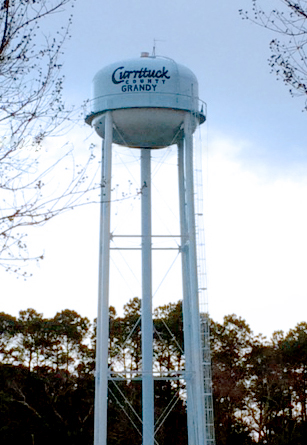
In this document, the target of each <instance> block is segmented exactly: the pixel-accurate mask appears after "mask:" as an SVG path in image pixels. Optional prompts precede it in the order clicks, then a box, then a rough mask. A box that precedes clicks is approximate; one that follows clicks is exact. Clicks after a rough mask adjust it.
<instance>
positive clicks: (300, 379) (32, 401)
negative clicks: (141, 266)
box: [0, 298, 307, 445]
mask: <svg viewBox="0 0 307 445" xmlns="http://www.w3.org/2000/svg"><path fill="white" fill-rule="evenodd" d="M140 310H141V305H140V300H139V299H138V298H134V299H132V300H130V301H129V302H128V303H127V304H126V305H125V307H124V310H123V315H122V316H118V315H117V313H116V310H115V309H114V308H113V307H110V309H109V315H110V318H109V320H110V325H109V326H110V343H109V347H110V354H109V365H110V370H111V371H119V370H120V371H121V372H122V375H123V377H124V378H125V379H126V380H111V381H110V382H109V398H108V404H109V406H108V443H109V445H128V443H129V444H130V443H134V444H140V443H141V436H140V431H141V421H140V417H141V391H142V389H141V381H140V380H137V379H135V378H137V377H138V375H139V374H140V372H141V359H142V357H141V352H140V344H141V337H140ZM95 335H96V331H95V323H93V324H91V323H90V322H89V320H88V319H87V318H85V317H81V316H80V315H79V314H77V313H76V312H75V311H71V310H64V311H61V312H59V313H57V314H56V315H55V316H54V317H53V318H44V317H43V315H42V314H39V313H37V312H36V311H35V310H34V309H27V310H25V311H21V312H20V314H19V317H18V318H14V317H12V316H10V315H8V314H5V313H1V314H0V347H1V350H0V354H1V364H0V443H12V444H15V443H16V444H17V443H21V442H22V443H25V444H29V445H32V444H33V443H34V444H35V445H49V444H50V445H51V444H54V443H55V442H56V443H58V444H59V445H61V444H62V443H63V445H64V444H65V445H78V444H80V445H81V444H82V445H87V444H88V445H89V444H92V442H93V407H94V368H95V349H94V348H95ZM211 345H212V348H211V349H212V362H213V390H214V409H215V429H216V440H217V445H232V444H233V445H252V444H254V443H258V444H263V445H264V444H266V445H288V444H295V445H303V444H305V443H306V435H307V420H306V405H307V400H306V385H307V323H299V324H298V325H297V326H296V327H295V328H294V329H292V330H290V331H289V332H288V333H287V334H284V333H283V332H282V331H277V332H275V333H274V334H273V336H272V338H271V340H270V341H268V340H266V338H264V337H262V336H261V335H260V336H255V335H254V334H253V332H252V331H251V329H250V327H249V325H248V324H247V323H246V321H245V320H243V319H241V318H240V317H237V316H236V315H229V316H227V317H225V318H224V321H223V323H216V322H213V321H211ZM184 362H185V357H184V354H183V323H182V306H181V302H178V303H174V304H168V305H165V306H161V307H159V308H157V309H156V310H155V312H154V372H155V373H156V374H157V375H159V376H163V375H165V374H166V371H167V370H168V371H173V373H174V375H177V374H176V373H177V372H180V371H183V370H184V366H185V365H184ZM178 396H179V397H178ZM172 401H174V404H173V408H172V410H171V411H170V413H169V416H168V417H167V418H166V420H165V421H164V422H161V415H162V413H163V412H164V411H165V409H166V407H167V406H168V405H169V404H170V402H172ZM185 401H186V399H185V384H184V382H183V381H182V380H181V379H180V378H178V380H177V379H175V380H172V381H169V380H156V381H155V419H156V423H157V425H156V426H157V434H156V439H157V442H158V443H168V444H169V445H184V444H187V426H186V404H185ZM131 421H132V422H131Z"/></svg>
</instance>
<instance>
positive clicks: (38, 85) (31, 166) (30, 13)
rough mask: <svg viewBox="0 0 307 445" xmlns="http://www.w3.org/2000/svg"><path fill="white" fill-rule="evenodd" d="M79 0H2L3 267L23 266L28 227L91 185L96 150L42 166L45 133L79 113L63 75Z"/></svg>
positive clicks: (74, 200)
mask: <svg viewBox="0 0 307 445" xmlns="http://www.w3.org/2000/svg"><path fill="white" fill-rule="evenodd" d="M74 1H75V0H0V190H1V206H0V208H1V210H0V265H1V266H3V267H5V269H6V270H12V271H18V270H20V267H18V266H17V267H16V263H18V262H19V263H20V264H21V263H22V262H24V261H25V260H28V259H29V258H30V255H29V253H28V249H27V243H26V242H25V236H26V235H25V227H29V226H36V225H41V224H44V223H45V222H46V221H48V220H49V219H50V218H52V217H54V216H55V215H57V214H59V213H60V212H62V211H63V210H67V209H69V208H72V207H73V206H75V205H76V204H77V202H79V199H80V196H83V194H84V192H85V191H86V190H87V189H88V188H89V187H91V186H89V183H88V182H87V169H88V165H89V163H90V161H91V160H92V155H91V154H90V155H89V159H88V161H87V162H86V163H85V165H83V166H76V165H74V160H73V158H72V157H71V153H70V154H68V153H66V154H64V155H61V156H62V157H61V159H58V160H56V161H55V162H54V161H53V162H52V163H48V165H45V166H44V167H42V165H41V164H42V163H41V161H42V147H43V143H44V141H45V140H46V138H47V137H50V136H52V135H53V136H54V135H58V134H60V133H59V132H60V129H63V125H64V126H65V125H67V124H68V123H70V124H71V123H72V120H73V118H74V116H73V115H72V112H71V110H68V109H66V108H65V104H64V101H63V81H64V78H63V76H61V75H60V73H61V63H60V58H61V55H62V53H63V46H64V43H65V41H66V40H67V39H68V38H69V29H70V24H71V20H72V16H71V15H69V13H68V11H67V8H68V6H71V7H73V6H74ZM55 18H56V22H55V23H56V26H58V29H56V28H55V26H54V20H55ZM41 29H43V32H41ZM68 159H71V161H72V162H70V164H69V167H68V164H67V162H66V160H68ZM60 165H63V167H64V168H65V169H66V178H69V179H67V180H66V183H65V184H63V187H62V189H61V190H59V191H58V192H57V193H55V192H54V188H53V187H50V186H48V182H51V181H52V180H53V179H54V177H55V176H56V175H57V174H59V172H58V171H57V169H58V168H59V166H60ZM67 167H68V168H69V169H70V170H71V173H69V172H68V171H67ZM67 173H68V174H67ZM40 258H42V256H41V254H40V255H36V259H40Z"/></svg>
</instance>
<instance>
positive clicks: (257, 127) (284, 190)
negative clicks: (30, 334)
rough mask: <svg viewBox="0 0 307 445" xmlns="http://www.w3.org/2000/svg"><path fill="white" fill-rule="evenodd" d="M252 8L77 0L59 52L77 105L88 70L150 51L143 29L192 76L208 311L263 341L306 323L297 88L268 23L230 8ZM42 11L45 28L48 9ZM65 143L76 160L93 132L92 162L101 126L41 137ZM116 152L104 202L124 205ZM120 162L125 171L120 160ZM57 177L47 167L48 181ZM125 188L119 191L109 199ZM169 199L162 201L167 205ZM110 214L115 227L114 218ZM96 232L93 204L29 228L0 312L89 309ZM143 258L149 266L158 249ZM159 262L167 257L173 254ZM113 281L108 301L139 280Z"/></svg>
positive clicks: (306, 241) (133, 291)
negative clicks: (278, 74) (39, 256)
mask: <svg viewBox="0 0 307 445" xmlns="http://www.w3.org/2000/svg"><path fill="white" fill-rule="evenodd" d="M277 3H278V2H277ZM250 7H251V1H250V0H233V1H231V2H229V1H228V0H219V1H215V2H208V1H204V0H202V1H201V0H190V1H189V2H186V1H183V0H176V1H174V0H166V1H165V0H163V1H162V0H156V1H155V2H151V1H149V0H142V1H140V0H132V1H130V2H127V1H124V0H118V1H116V2H114V1H110V0H104V1H101V0H95V1H94V0H87V1H86V2H85V1H83V2H82V1H81V0H78V1H77V2H76V4H75V7H74V20H73V25H72V29H71V35H72V37H71V39H70V40H69V41H68V42H67V43H66V47H65V56H64V58H63V73H64V74H65V76H66V80H65V84H64V94H65V99H66V101H67V103H69V104H74V105H75V106H76V107H77V108H78V107H81V104H82V102H83V101H84V100H86V99H88V98H89V97H90V94H91V81H92V78H93V77H94V75H95V74H96V72H97V71H98V70H99V69H101V68H103V67H105V66H106V65H108V64H110V63H113V62H116V61H119V60H125V59H130V58H134V57H138V56H139V55H140V53H141V51H148V52H151V51H152V48H153V42H154V39H155V40H156V53H157V54H158V55H163V56H167V57H171V58H172V59H174V60H175V61H177V62H178V63H181V64H183V65H186V66H187V67H189V68H190V69H191V70H192V71H193V72H194V73H195V75H196V77H197V78H198V82H199V96H200V99H202V100H203V101H205V102H206V103H207V107H208V113H207V122H206V124H204V128H203V130H202V151H203V158H204V166H203V182H204V198H205V199H204V202H205V206H204V207H205V208H204V226H205V238H206V264H207V275H208V300H209V312H210V316H211V317H212V318H213V319H214V320H216V321H219V322H222V320H223V317H224V316H225V315H228V314H232V313H234V314H236V315H237V316H240V317H242V318H244V319H245V320H246V321H247V323H248V324H249V325H250V326H251V328H252V330H253V331H254V333H255V334H258V333H262V334H264V335H266V336H267V337H268V338H269V337H270V336H271V334H272V333H273V332H274V331H276V330H284V331H285V332H287V331H288V330H289V329H292V328H294V327H295V325H296V324H297V323H299V322H302V321H307V320H306V318H307V298H306V297H307V281H306V270H307V234H306V227H307V206H306V197H307V154H306V142H307V132H306V119H307V115H306V112H305V113H304V112H302V109H303V106H304V102H303V100H302V98H292V97H291V96H290V95H289V93H288V91H287V89H286V87H285V86H284V85H283V83H282V81H277V80H276V78H275V76H274V75H273V74H271V73H270V68H269V66H268V63H267V59H268V58H269V56H270V51H269V41H270V40H271V39H272V34H271V33H270V32H269V31H267V30H265V29H263V28H261V27H259V26H256V25H255V24H252V23H250V22H248V21H246V20H242V19H241V17H240V15H239V13H238V10H239V9H241V8H243V9H247V8H250ZM52 20H54V23H55V25H56V24H57V22H58V20H59V19H58V16H56V15H55V16H54V18H52ZM63 142H64V143H66V142H67V144H68V145H69V146H71V147H73V148H74V152H75V156H76V159H77V160H78V159H79V160H80V161H83V160H84V159H85V156H86V153H88V147H89V144H90V143H91V142H92V143H94V144H95V145H96V147H95V154H96V156H97V159H98V158H99V156H100V144H101V141H100V139H99V137H98V136H97V135H95V134H94V132H93V131H92V130H91V129H90V128H87V127H86V126H85V124H83V123H82V122H80V124H78V125H77V126H75V127H74V128H73V129H72V130H70V132H69V133H68V134H66V135H65V136H64V139H61V140H56V139H53V140H52V141H51V142H50V141H49V142H48V144H49V145H48V147H47V148H48V151H47V155H46V156H50V157H51V158H52V156H53V157H54V158H56V156H57V155H58V152H59V149H57V147H61V146H62V145H63ZM53 148H54V152H53ZM115 152H116V157H115V161H114V172H116V171H117V174H118V179H117V177H116V178H115V179H114V181H115V183H117V181H118V184H119V186H118V189H117V191H115V203H114V209H115V210H114V212H115V213H118V214H120V213H121V212H123V214H125V212H129V211H131V212H134V213H135V214H136V212H138V211H139V210H138V209H139V197H135V196H134V195H135V190H136V188H137V175H138V173H137V170H134V169H135V166H134V164H133V162H135V158H136V156H137V155H136V154H135V153H134V154H133V155H131V154H129V153H126V152H125V153H124V152H121V151H118V149H116V150H115ZM129 156H130V157H129ZM155 156H156V157H157V159H155V160H154V166H156V168H157V169H158V170H159V172H160V173H161V174H160V176H159V174H157V178H156V179H157V182H158V183H159V187H161V190H162V192H161V190H160V192H159V193H160V196H161V193H162V194H163V195H164V192H165V190H166V189H167V190H169V192H170V193H171V192H172V191H173V189H174V188H173V185H174V183H175V181H176V178H175V177H174V176H172V175H173V173H171V171H173V170H172V169H173V168H174V165H175V157H174V153H171V152H170V153H169V155H168V157H166V160H165V165H164V164H163V165H162V163H163V162H162V160H163V159H164V158H163V156H164V155H163V154H161V152H160V153H159V154H155ZM128 164H129V172H128V171H127V169H126V168H124V167H123V166H124V165H128ZM130 164H131V166H130ZM124 172H126V173H124ZM127 172H128V173H127ZM162 172H164V174H162ZM131 173H132V176H133V177H134V179H133V180H132V182H131V183H130V182H129V181H131ZM114 177H115V173H114ZM166 178H167V180H166ZM135 179H136V180H135ZM60 182H61V177H58V176H56V177H55V178H54V187H55V188H57V187H58V184H59V183H60ZM170 183H171V184H172V186H170ZM127 189H128V190H130V194H131V199H126V200H124V202H120V200H116V199H117V198H118V196H120V194H121V193H122V191H126V190H127ZM116 193H117V194H118V196H116ZM157 193H158V192H157ZM170 196H171V195H170ZM157 199H158V198H157ZM169 199H170V201H169V202H172V198H171V197H170V198H169ZM174 205H175V203H174ZM167 208H168V210H169V211H170V213H169V217H168V224H169V225H170V226H172V227H173V230H175V229H174V228H175V227H176V223H175V222H173V219H172V216H171V213H172V210H171V205H170V204H168V207H167ZM168 210H167V211H164V210H163V212H164V213H165V215H167V214H168V213H167V212H168ZM121 218H122V219H121V220H120V224H122V222H123V221H125V219H124V218H125V217H121ZM117 223H118V221H116V220H115V219H114V224H117ZM173 224H174V225H173ZM98 235H99V208H98V206H97V205H92V206H82V207H79V208H77V209H76V210H74V211H72V212H68V213H65V214H63V215H61V216H59V217H57V218H56V219H54V220H52V221H50V222H49V223H48V224H46V225H45V226H43V227H41V228H36V229H35V231H34V230H32V231H31V232H30V233H29V242H31V244H30V245H31V249H32V251H33V252H39V251H41V250H43V251H44V256H45V258H44V260H43V261H42V262H41V263H40V264H39V265H32V266H30V271H31V272H32V273H33V277H32V278H29V279H28V280H27V281H23V280H22V279H20V278H17V277H16V276H14V275H9V274H7V273H5V272H4V271H0V280H1V284H2V292H1V295H2V298H1V309H0V311H4V312H7V313H10V314H12V315H15V316H17V315H18V311H19V310H22V309H26V308H28V307H33V308H34V309H36V310H37V311H38V312H41V313H43V314H44V315H45V316H47V317H51V316H54V315H55V313H56V312H57V311H60V310H62V309H66V308H69V309H73V310H76V311H77V312H79V313H80V314H81V315H83V316H87V317H88V318H89V319H91V320H93V318H94V317H95V316H96V313H97V287H98V284H97V282H98ZM121 261H122V262H121ZM129 261H131V263H135V264H137V262H138V261H139V260H138V259H137V258H135V259H130V260H128V259H123V258H122V259H121V260H119V259H118V260H116V261H115V263H116V264H117V267H118V268H119V269H120V272H121V273H120V275H122V276H123V275H124V274H125V273H127V274H129V273H130V272H131V271H130V272H129V270H128V269H129V267H128V265H129V264H130V263H129ZM155 261H156V262H157V264H158V263H159V261H160V259H159V258H158V257H157V259H156V260H155ZM165 261H166V262H167V261H168V263H167V264H171V263H172V261H173V259H172V257H171V254H170V258H169V259H166V256H165ZM125 265H126V266H125ZM125 267H126V269H127V271H125V270H126V269H125ZM157 270H158V269H157ZM114 273H115V272H114ZM178 274H180V265H179V264H178V260H176V261H175V263H174V268H172V272H171V275H170V276H169V279H170V280H171V278H172V277H173V278H172V279H175V280H176V277H177V281H178ZM156 275H157V278H155V280H156V281H155V283H154V287H155V286H156V287H158V286H159V284H158V283H159V279H160V278H161V277H160V278H159V277H158V276H159V271H157V273H156ZM114 276H115V275H114ZM174 277H175V278H174ZM119 281H120V279H118V280H117V279H114V284H113V287H112V289H113V291H112V295H113V299H114V304H115V305H116V306H117V308H118V310H120V307H122V305H123V304H124V302H125V301H126V302H127V300H128V299H129V298H131V297H132V296H136V295H137V285H138V284H136V283H137V281H138V279H137V277H134V278H133V279H132V278H131V277H130V278H127V279H126V281H124V283H125V284H124V287H123V288H122V289H126V291H123V290H121V291H119V290H118V289H117V284H118V283H119ZM134 282H135V283H134ZM170 282H171V281H170ZM164 285H165V286H168V287H165V290H164V297H163V298H162V297H161V298H160V297H159V296H158V294H157V297H155V298H156V299H155V304H162V303H163V304H166V303H168V302H169V301H176V300H177V299H178V298H177V297H178V295H179V293H178V289H177V288H174V286H172V285H171V284H167V283H166V282H165V283H164ZM125 286H126V287H125ZM161 291H162V288H161ZM123 294H125V295H127V297H126V296H125V297H124V296H123ZM165 295H168V296H169V301H165ZM125 298H126V300H125ZM112 301H113V300H112ZM112 304H113V303H112Z"/></svg>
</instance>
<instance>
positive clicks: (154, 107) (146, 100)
mask: <svg viewBox="0 0 307 445" xmlns="http://www.w3.org/2000/svg"><path fill="white" fill-rule="evenodd" d="M90 103H91V111H90V114H89V115H88V116H87V117H86V119H85V121H86V123H88V124H89V125H91V126H92V127H94V128H95V131H96V132H97V133H98V134H99V136H101V137H102V138H104V121H105V113H106V112H107V111H112V115H113V141H114V142H115V143H117V144H120V145H125V146H128V147H137V148H147V147H148V148H162V147H166V146H169V145H171V144H174V143H176V142H177V141H178V139H179V136H180V132H181V129H182V123H183V121H184V116H185V114H186V113H192V115H193V116H194V117H195V119H194V120H193V121H194V122H195V126H196V124H197V123H202V122H204V121H205V114H204V112H203V109H200V105H199V99H198V82H197V79H196V77H195V75H194V74H193V73H192V71H191V70H189V69H188V68H186V67H185V66H183V65H179V64H178V63H176V62H175V61H173V60H171V59H169V58H165V57H160V56H159V57H158V56H149V55H148V53H142V55H141V57H139V58H136V59H130V60H124V61H120V62H116V63H113V64H111V65H108V66H106V67H105V68H103V69H102V70H100V71H98V73H97V74H96V76H95V77H94V79H93V92H92V100H91V102H90Z"/></svg>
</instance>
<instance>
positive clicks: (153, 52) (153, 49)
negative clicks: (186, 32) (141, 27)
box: [152, 39, 165, 57]
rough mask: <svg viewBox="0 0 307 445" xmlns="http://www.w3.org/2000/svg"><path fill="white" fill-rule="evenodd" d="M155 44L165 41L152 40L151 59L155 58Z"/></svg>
mask: <svg viewBox="0 0 307 445" xmlns="http://www.w3.org/2000/svg"><path fill="white" fill-rule="evenodd" d="M157 42H165V40H160V39H154V40H153V47H152V57H156V44H157Z"/></svg>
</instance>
